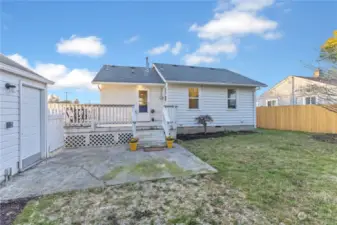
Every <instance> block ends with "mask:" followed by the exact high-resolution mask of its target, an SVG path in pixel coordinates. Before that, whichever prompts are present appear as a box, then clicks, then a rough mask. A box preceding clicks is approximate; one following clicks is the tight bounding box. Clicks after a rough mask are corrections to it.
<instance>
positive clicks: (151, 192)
mask: <svg viewBox="0 0 337 225" xmlns="http://www.w3.org/2000/svg"><path fill="white" fill-rule="evenodd" d="M33 209H34V210H33ZM14 224H49V225H54V224H55V225H57V224H102V225H105V224H106V225H108V224H135V225H136V224H139V225H143V224H168V225H170V224H171V225H173V224H196V225H202V224H247V225H248V224H269V221H268V220H267V219H266V218H265V217H264V216H263V215H262V214H261V212H260V211H259V210H258V209H257V208H256V207H251V206H247V204H246V196H245V195H244V194H243V193H242V192H240V191H238V190H234V189H232V188H231V187H230V186H229V185H227V184H226V183H223V182H215V181H214V179H213V175H198V176H195V177H185V178H174V179H163V180H157V181H147V182H139V183H134V184H125V185H120V186H109V187H107V188H104V189H89V190H84V191H78V192H76V193H73V194H72V195H64V194H63V195H62V194H58V195H51V196H45V197H42V198H39V199H37V200H33V201H31V202H29V204H28V205H27V206H26V208H25V209H24V211H23V212H22V213H21V214H20V215H19V216H18V217H17V218H16V220H15V222H14Z"/></svg>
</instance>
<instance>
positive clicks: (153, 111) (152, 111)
mask: <svg viewBox="0 0 337 225" xmlns="http://www.w3.org/2000/svg"><path fill="white" fill-rule="evenodd" d="M155 112H156V110H154V109H151V113H152V114H154V113H155ZM151 120H152V122H154V118H153V117H152V119H151Z"/></svg>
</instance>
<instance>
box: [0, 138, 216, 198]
mask: <svg viewBox="0 0 337 225" xmlns="http://www.w3.org/2000/svg"><path fill="white" fill-rule="evenodd" d="M214 172H216V170H215V169H214V168H213V167H211V166H210V165H208V164H207V163H205V162H203V161H202V160H200V159H199V158H198V157H196V156H195V155H193V154H192V153H191V152H189V151H188V150H186V149H185V148H183V147H181V146H180V145H178V144H175V146H174V148H173V149H165V150H163V151H155V152H144V151H142V150H140V151H136V152H130V151H129V150H128V149H127V147H126V146H116V147H109V148H107V147H106V148H81V149H70V150H69V149H67V150H64V151H63V152H61V153H59V154H57V155H56V156H54V157H52V158H49V159H48V160H46V161H44V162H42V163H40V164H39V165H37V166H36V167H34V168H32V169H29V170H27V171H25V172H23V173H21V174H18V175H17V176H15V177H14V178H13V179H12V181H10V182H8V183H7V184H5V185H3V186H2V187H0V200H1V201H6V200H11V199H17V198H24V197H31V196H40V195H45V194H52V193H57V192H64V191H72V190H80V189H87V188H93V187H105V186H106V185H116V184H123V183H128V182H139V181H145V180H153V179H159V178H169V177H177V176H188V175H193V174H201V173H214Z"/></svg>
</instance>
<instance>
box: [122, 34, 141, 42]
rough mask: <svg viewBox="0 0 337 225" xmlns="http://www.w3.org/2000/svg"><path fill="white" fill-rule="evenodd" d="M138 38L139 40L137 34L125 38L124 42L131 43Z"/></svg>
mask: <svg viewBox="0 0 337 225" xmlns="http://www.w3.org/2000/svg"><path fill="white" fill-rule="evenodd" d="M138 40H139V35H135V36H132V37H130V38H129V39H126V40H125V41H124V44H131V43H133V42H136V41H138Z"/></svg>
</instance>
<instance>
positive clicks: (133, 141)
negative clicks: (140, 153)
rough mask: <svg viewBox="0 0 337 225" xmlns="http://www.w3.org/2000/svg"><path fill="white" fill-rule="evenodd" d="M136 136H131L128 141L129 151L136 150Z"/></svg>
mask: <svg viewBox="0 0 337 225" xmlns="http://www.w3.org/2000/svg"><path fill="white" fill-rule="evenodd" d="M138 140H139V139H138V138H136V137H133V138H131V139H130V141H129V146H130V150H131V151H136V150H137V144H138Z"/></svg>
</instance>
